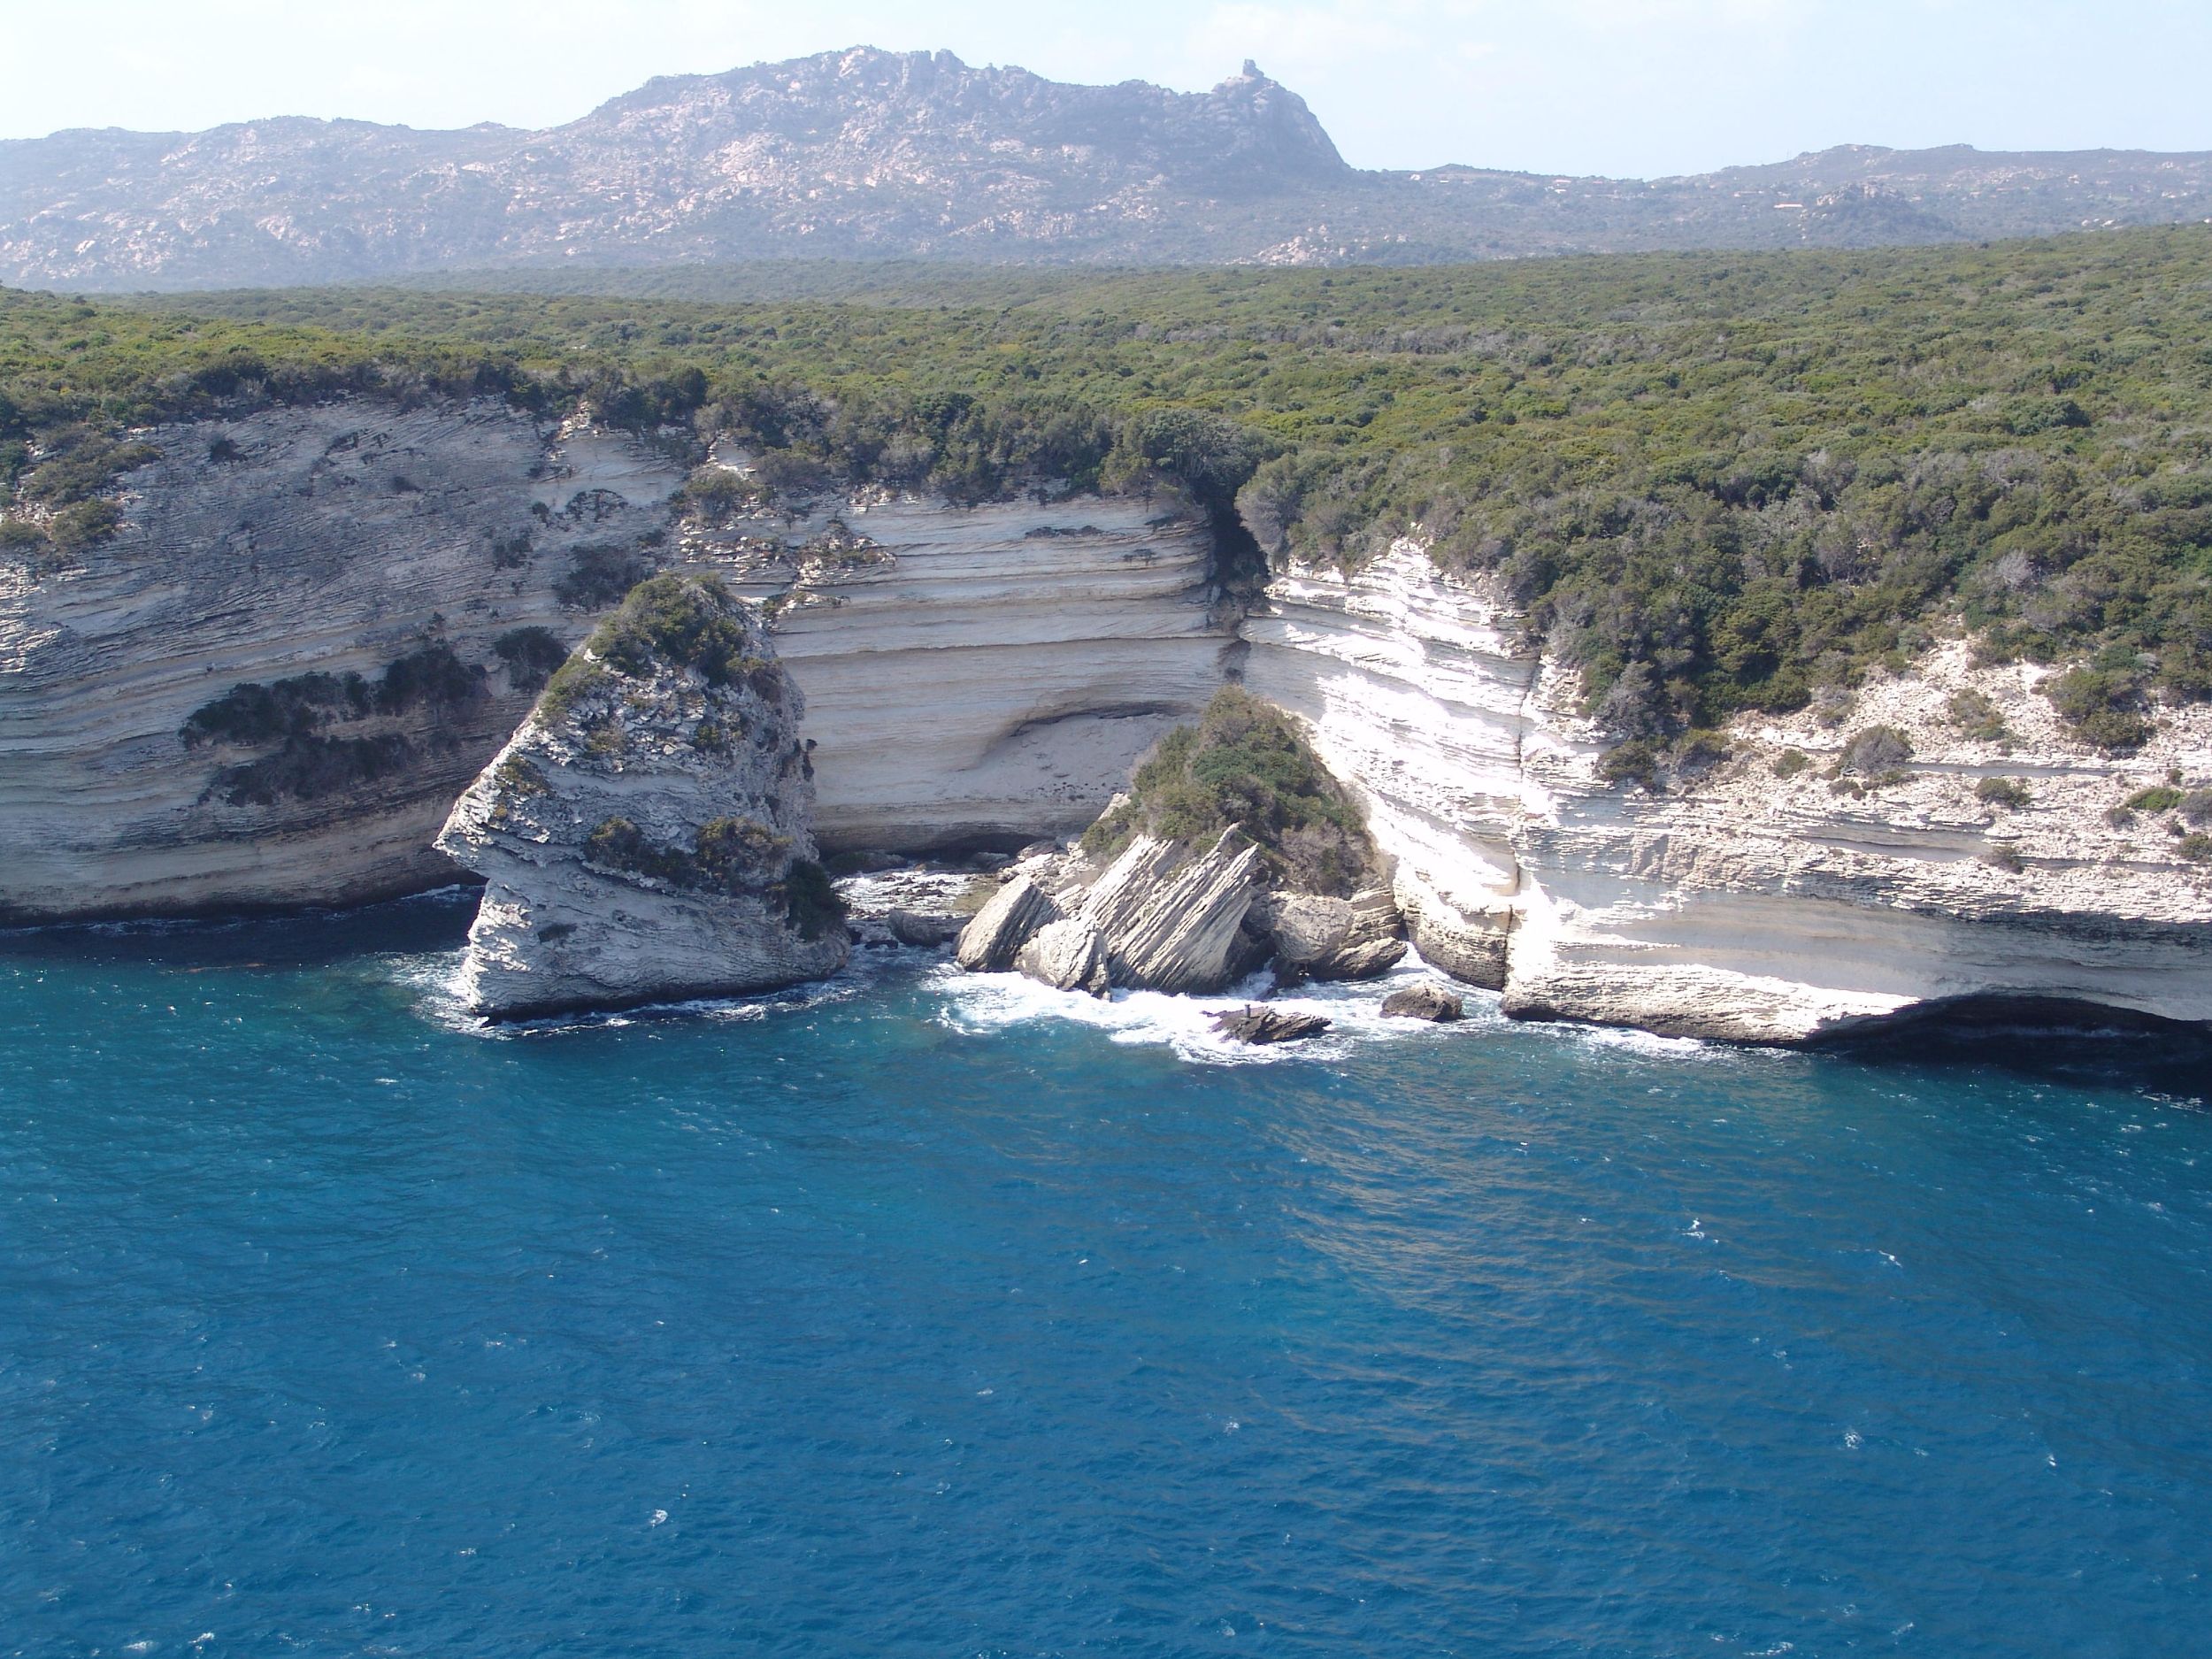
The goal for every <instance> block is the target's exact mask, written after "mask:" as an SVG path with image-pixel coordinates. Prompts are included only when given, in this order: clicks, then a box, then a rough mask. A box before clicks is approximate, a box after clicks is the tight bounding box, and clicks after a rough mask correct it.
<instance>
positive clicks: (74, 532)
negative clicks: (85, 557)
mask: <svg viewBox="0 0 2212 1659" xmlns="http://www.w3.org/2000/svg"><path fill="white" fill-rule="evenodd" d="M122 527H123V510H122V509H121V508H120V507H119V506H117V505H116V504H115V503H113V502H111V501H104V500H93V501H81V502H79V503H77V504H76V505H75V506H73V507H65V508H63V509H62V510H61V511H59V512H58V513H56V514H55V515H54V517H53V521H52V522H51V523H50V524H49V525H48V526H46V535H47V539H48V540H49V541H51V542H53V544H54V545H55V547H56V548H58V549H60V550H61V551H62V552H64V553H82V552H84V551H85V550H86V549H88V548H92V547H96V546H97V545H98V544H99V543H100V542H102V541H106V540H107V539H108V538H109V537H110V536H111V535H113V534H115V533H116V532H117V531H118V530H119V529H121V528H122Z"/></svg>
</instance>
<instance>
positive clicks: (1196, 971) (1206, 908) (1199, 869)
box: [1080, 826, 1260, 992]
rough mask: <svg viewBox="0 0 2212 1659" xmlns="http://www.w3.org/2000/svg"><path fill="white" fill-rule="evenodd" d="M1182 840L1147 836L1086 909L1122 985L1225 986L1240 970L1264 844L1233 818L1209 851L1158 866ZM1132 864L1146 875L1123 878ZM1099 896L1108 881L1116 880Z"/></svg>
mask: <svg viewBox="0 0 2212 1659" xmlns="http://www.w3.org/2000/svg"><path fill="white" fill-rule="evenodd" d="M1163 850H1164V851H1165V852H1166V853H1167V854H1170V855H1173V854H1176V853H1179V851H1180V850H1181V849H1180V848H1179V845H1178V844H1177V843H1173V842H1167V843H1162V842H1157V841H1150V840H1149V839H1148V838H1146V837H1140V838H1139V839H1138V840H1137V841H1135V842H1133V843H1132V845H1131V846H1130V848H1129V849H1128V851H1127V852H1125V853H1124V854H1123V855H1122V856H1121V857H1120V858H1119V859H1118V860H1116V861H1115V863H1114V865H1113V867H1112V868H1110V869H1109V870H1108V871H1107V872H1106V873H1105V874H1104V875H1102V876H1101V877H1100V878H1099V879H1098V882H1097V885H1096V886H1095V887H1093V888H1092V890H1091V891H1092V897H1091V899H1090V900H1087V902H1085V904H1084V906H1083V909H1082V910H1081V912H1080V914H1081V915H1082V917H1083V919H1084V920H1086V921H1087V922H1089V923H1090V924H1091V926H1094V927H1096V928H1097V929H1098V930H1099V932H1100V933H1102V934H1103V935H1104V936H1105V940H1106V959H1107V967H1108V971H1109V972H1110V973H1111V975H1112V977H1113V981H1114V983H1115V984H1117V985H1127V986H1133V987H1139V988H1141V989H1144V990H1151V991H1189V992H1207V991H1218V990H1220V989H1221V988H1222V987H1224V986H1226V985H1228V984H1230V983H1231V982H1232V981H1233V980H1234V979H1235V978H1236V977H1237V970H1238V965H1239V964H1238V963H1237V955H1238V951H1237V946H1238V938H1239V930H1240V928H1241V927H1242V926H1243V923H1244V916H1245V912H1246V911H1247V910H1249V909H1250V908H1251V904H1252V899H1253V895H1254V892H1255V890H1256V877H1257V874H1258V870H1259V863H1260V849H1258V848H1257V847H1256V846H1255V845H1254V844H1253V843H1252V842H1251V841H1249V840H1248V839H1247V838H1246V836H1245V835H1244V833H1243V832H1242V831H1241V830H1239V829H1238V828H1236V827H1235V826H1231V827H1230V828H1228V829H1225V830H1224V831H1223V832H1222V833H1221V835H1220V837H1219V838H1218V839H1217V841H1215V842H1214V844H1213V846H1212V847H1211V848H1210V849H1209V850H1208V851H1207V852H1205V853H1204V854H1203V855H1202V856H1199V857H1196V858H1191V859H1187V861H1185V862H1183V863H1181V864H1179V865H1173V864H1171V866H1170V867H1169V869H1168V870H1167V871H1166V872H1165V873H1164V875H1163V874H1159V873H1155V872H1156V871H1157V869H1158V866H1159V864H1160V863H1161V855H1162V852H1163ZM1125 865H1129V866H1133V867H1134V868H1137V869H1140V870H1141V871H1142V872H1145V873H1144V874H1143V875H1142V877H1141V878H1138V879H1131V880H1128V881H1118V880H1117V876H1118V872H1121V871H1122V870H1123V868H1124V866H1125ZM1109 884H1113V885H1112V887H1111V888H1110V891H1109V892H1108V894H1107V901H1108V902H1104V903H1100V902H1098V895H1099V893H1100V890H1101V889H1104V888H1109Z"/></svg>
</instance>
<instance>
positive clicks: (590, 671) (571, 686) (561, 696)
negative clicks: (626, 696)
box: [538, 651, 615, 720]
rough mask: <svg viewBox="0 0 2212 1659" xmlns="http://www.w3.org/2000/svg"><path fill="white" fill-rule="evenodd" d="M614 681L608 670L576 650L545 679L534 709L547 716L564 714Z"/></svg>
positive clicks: (567, 713)
mask: <svg viewBox="0 0 2212 1659" xmlns="http://www.w3.org/2000/svg"><path fill="white" fill-rule="evenodd" d="M614 685H615V678H614V676H613V675H612V674H611V673H609V672H607V670H606V669H605V668H604V667H603V665H601V664H598V663H595V662H593V661H592V660H591V659H590V658H589V657H586V656H585V655H584V653H583V652H582V651H578V652H576V653H575V654H574V655H573V656H572V657H569V659H568V660H567V661H566V662H565V663H563V664H561V665H560V666H559V667H558V668H557V669H555V670H554V671H553V678H552V679H550V680H547V681H546V682H545V691H544V694H543V695H541V696H540V697H539V698H538V713H539V715H540V716H541V718H544V719H547V720H558V719H562V718H565V717H566V716H568V715H570V714H572V713H573V712H574V711H575V710H576V709H577V708H578V707H579V706H580V704H582V703H584V702H585V701H586V700H587V699H588V698H592V697H595V696H597V695H600V694H602V693H603V692H608V691H611V690H613V689H614Z"/></svg>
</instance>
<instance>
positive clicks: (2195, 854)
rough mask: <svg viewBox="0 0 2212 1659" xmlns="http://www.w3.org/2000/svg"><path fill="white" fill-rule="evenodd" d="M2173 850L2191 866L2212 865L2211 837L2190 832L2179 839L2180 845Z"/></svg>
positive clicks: (2196, 831)
mask: <svg viewBox="0 0 2212 1659" xmlns="http://www.w3.org/2000/svg"><path fill="white" fill-rule="evenodd" d="M2174 850H2175V851H2176V852H2177V853H2179V854H2180V855H2181V856H2183V857H2184V858H2186V859H2187V860H2188V861H2189V862H2190V863H2191V864H2212V835H2208V834H2206V833H2204V832H2203V831H2202V830H2192V831H2191V832H2190V833H2188V834H2186V835H2184V836H2183V837H2182V838H2181V843H2180V845H2178V846H2177V847H2176V848H2175V849H2174Z"/></svg>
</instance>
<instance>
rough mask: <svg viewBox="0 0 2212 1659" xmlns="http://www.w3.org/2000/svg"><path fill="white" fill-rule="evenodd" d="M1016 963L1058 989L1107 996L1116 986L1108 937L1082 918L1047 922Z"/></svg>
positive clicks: (1026, 946)
mask: <svg viewBox="0 0 2212 1659" xmlns="http://www.w3.org/2000/svg"><path fill="white" fill-rule="evenodd" d="M1015 966H1017V967H1018V968H1019V969H1020V970H1021V971H1022V972H1024V973H1025V974H1027V975H1028V976H1029V977H1030V978H1031V979H1039V980H1041V981H1043V982H1044V983H1045V984H1047V985H1048V986H1050V987H1052V988H1053V989H1054V990H1056V991H1087V992H1089V993H1090V994H1091V995H1093V996H1104V995H1106V994H1107V993H1108V992H1109V991H1110V990H1111V989H1112V988H1113V982H1112V980H1111V979H1110V976H1109V975H1108V973H1107V970H1106V939H1105V935H1104V934H1102V933H1100V932H1099V931H1098V929H1096V928H1095V927H1093V926H1091V925H1090V924H1089V923H1088V922H1087V921H1084V920H1083V919H1081V918H1079V917H1072V916H1070V917H1064V918H1061V919H1060V920H1059V921H1056V922H1048V923H1046V924H1045V925H1044V926H1043V927H1041V928H1040V929H1039V930H1038V932H1037V936H1036V937H1035V938H1033V939H1032V940H1031V941H1029V942H1028V943H1027V944H1025V945H1024V946H1023V947H1022V949H1021V955H1020V956H1018V957H1017V958H1016V959H1015Z"/></svg>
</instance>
